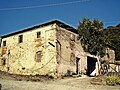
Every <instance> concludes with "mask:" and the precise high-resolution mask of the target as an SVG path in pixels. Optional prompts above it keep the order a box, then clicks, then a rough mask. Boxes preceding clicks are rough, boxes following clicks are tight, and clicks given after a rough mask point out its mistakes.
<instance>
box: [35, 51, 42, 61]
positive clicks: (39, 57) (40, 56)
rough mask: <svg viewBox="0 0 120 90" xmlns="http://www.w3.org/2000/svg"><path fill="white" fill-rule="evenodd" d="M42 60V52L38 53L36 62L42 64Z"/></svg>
mask: <svg viewBox="0 0 120 90" xmlns="http://www.w3.org/2000/svg"><path fill="white" fill-rule="evenodd" d="M41 58H42V52H41V51H38V52H36V55H35V61H36V62H41Z"/></svg>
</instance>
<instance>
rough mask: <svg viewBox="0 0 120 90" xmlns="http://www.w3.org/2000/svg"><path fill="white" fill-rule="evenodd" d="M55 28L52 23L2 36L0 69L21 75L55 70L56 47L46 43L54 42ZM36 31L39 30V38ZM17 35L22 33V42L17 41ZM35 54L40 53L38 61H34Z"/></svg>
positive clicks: (47, 72) (46, 72)
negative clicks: (4, 42)
mask: <svg viewBox="0 0 120 90" xmlns="http://www.w3.org/2000/svg"><path fill="white" fill-rule="evenodd" d="M55 28H56V27H55V24H54V25H49V26H45V27H40V28H36V29H34V30H31V31H28V32H24V33H20V34H15V35H12V36H10V37H6V38H3V39H2V41H6V46H3V42H2V47H1V48H0V50H1V60H0V62H1V63H0V70H2V71H7V72H9V73H13V74H23V75H30V74H32V75H35V74H40V75H44V74H50V73H53V72H56V57H55V52H53V51H55V50H56V49H55V47H53V46H51V45H50V44H49V43H48V42H50V43H52V44H55V41H56V37H55V33H56V31H55V30H56V29H55ZM37 32H41V35H40V38H37V34H36V33H37ZM19 35H23V42H22V43H19V42H18V39H19ZM37 54H38V55H40V57H39V59H41V60H40V61H36V58H38V57H37ZM4 60H5V64H4V65H3V61H4Z"/></svg>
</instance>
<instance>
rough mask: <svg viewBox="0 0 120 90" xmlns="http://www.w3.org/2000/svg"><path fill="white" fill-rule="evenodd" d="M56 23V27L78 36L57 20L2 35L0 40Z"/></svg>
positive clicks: (69, 27)
mask: <svg viewBox="0 0 120 90" xmlns="http://www.w3.org/2000/svg"><path fill="white" fill-rule="evenodd" d="M54 23H56V24H57V25H58V26H60V27H62V28H65V29H67V30H69V31H71V32H74V33H76V34H78V32H77V30H76V29H75V28H73V27H71V26H69V25H67V24H65V23H63V22H61V21H59V20H53V21H50V22H47V23H43V24H40V25H36V26H33V27H30V28H27V29H23V30H21V31H17V32H13V33H10V34H6V35H3V36H1V38H6V37H9V36H12V35H15V34H20V33H23V32H28V31H31V30H33V29H35V28H40V27H44V26H48V25H50V24H54Z"/></svg>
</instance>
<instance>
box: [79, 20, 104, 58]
mask: <svg viewBox="0 0 120 90" xmlns="http://www.w3.org/2000/svg"><path fill="white" fill-rule="evenodd" d="M102 30H103V23H102V22H100V21H99V20H97V19H94V20H93V21H91V20H90V19H88V18H83V20H82V21H81V22H79V26H78V33H79V37H80V41H81V44H82V46H83V48H84V50H85V51H86V52H89V53H90V54H93V55H96V54H98V53H99V55H100V56H101V57H103V56H104V54H105V53H104V50H105V44H104V37H103V32H102Z"/></svg>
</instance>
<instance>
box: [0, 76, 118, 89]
mask: <svg viewBox="0 0 120 90" xmlns="http://www.w3.org/2000/svg"><path fill="white" fill-rule="evenodd" d="M91 81H94V78H93V77H85V76H84V77H74V78H73V77H69V78H68V77H67V78H64V79H55V80H54V79H50V80H43V81H26V80H21V81H19V80H15V79H11V78H10V77H6V76H4V75H2V76H1V77H0V84H1V85H2V89H1V90H120V86H107V85H105V84H104V83H96V84H95V83H94V85H93V84H91ZM96 81H99V82H101V81H100V80H99V79H96Z"/></svg>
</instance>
